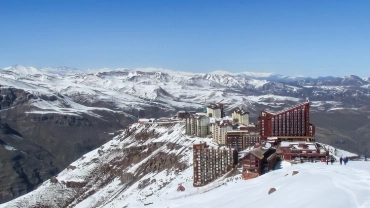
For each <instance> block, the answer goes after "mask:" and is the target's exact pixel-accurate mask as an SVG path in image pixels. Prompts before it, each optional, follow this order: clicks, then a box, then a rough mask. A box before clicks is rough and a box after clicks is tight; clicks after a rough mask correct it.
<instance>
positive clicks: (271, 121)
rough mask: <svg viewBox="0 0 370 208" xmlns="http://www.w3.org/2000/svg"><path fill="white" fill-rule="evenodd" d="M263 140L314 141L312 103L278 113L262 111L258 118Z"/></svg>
mask: <svg viewBox="0 0 370 208" xmlns="http://www.w3.org/2000/svg"><path fill="white" fill-rule="evenodd" d="M258 126H259V129H260V135H261V139H262V140H266V139H267V138H268V137H277V139H278V141H314V137H315V126H314V125H313V124H311V123H310V103H309V102H306V103H302V104H300V105H297V106H294V107H292V108H289V109H286V110H283V111H281V112H278V113H275V114H274V113H270V112H267V111H262V112H261V113H260V115H259V117H258Z"/></svg>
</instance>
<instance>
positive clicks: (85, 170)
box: [0, 123, 370, 208]
mask: <svg viewBox="0 0 370 208" xmlns="http://www.w3.org/2000/svg"><path fill="white" fill-rule="evenodd" d="M184 133H185V130H184V124H183V123H172V124H168V123H167V124H166V123H163V124H150V125H140V124H134V125H132V126H130V127H129V128H128V129H127V130H125V131H124V132H122V134H120V135H118V136H116V137H115V138H114V139H113V140H111V141H109V142H107V143H106V144H104V145H103V146H101V147H100V148H97V149H96V150H93V151H91V152H89V153H88V154H85V155H83V156H82V157H81V158H80V159H78V160H77V161H75V162H73V163H71V164H70V165H69V166H68V167H67V168H66V169H65V170H63V171H62V172H61V173H59V174H58V175H56V176H55V177H52V178H51V179H50V180H47V181H46V182H44V183H43V184H42V185H40V186H39V187H38V188H37V189H36V190H35V191H33V192H31V193H29V194H26V195H24V196H21V197H19V198H17V199H15V200H13V201H11V202H9V203H6V204H2V205H0V208H3V207H4V208H5V207H6V208H13V207H14V208H15V207H91V208H95V207H100V208H101V207H111V208H115V207H189V206H192V207H261V206H263V207H292V206H297V207H318V208H321V207H323V208H324V207H343V208H344V207H368V206H369V205H370V200H369V198H370V180H369V179H370V174H369V171H370V168H369V165H368V162H365V161H356V162H355V161H349V163H348V164H347V165H346V166H345V165H339V164H338V163H334V164H333V165H330V164H329V165H326V163H303V164H298V165H294V166H291V164H290V163H288V162H285V161H283V162H282V163H281V164H280V167H278V168H282V169H280V170H276V171H273V172H270V173H267V174H265V175H262V176H260V177H258V178H256V179H251V180H248V181H245V180H241V175H240V173H238V172H230V173H229V174H228V177H227V176H226V175H225V177H221V178H219V179H218V180H216V181H215V182H213V183H211V184H208V185H207V186H204V187H199V188H195V187H193V186H192V181H193V180H192V176H193V166H192V160H193V158H192V156H193V154H192V144H193V143H198V142H207V143H208V144H209V145H211V146H216V144H213V143H212V142H211V141H210V139H206V138H197V137H189V136H186V135H184ZM332 152H334V151H332ZM335 154H336V155H334V156H336V157H339V156H352V154H351V153H348V152H346V151H343V150H337V151H336V153H335ZM293 171H297V172H298V173H297V174H295V175H294V174H292V173H293ZM178 184H182V185H183V186H184V187H185V191H183V192H178V191H177V187H178ZM271 188H275V189H276V191H275V192H273V193H271V194H268V192H269V190H270V189H271Z"/></svg>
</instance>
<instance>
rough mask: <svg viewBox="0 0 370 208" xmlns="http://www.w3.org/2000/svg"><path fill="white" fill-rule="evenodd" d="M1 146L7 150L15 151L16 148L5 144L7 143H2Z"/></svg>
mask: <svg viewBox="0 0 370 208" xmlns="http://www.w3.org/2000/svg"><path fill="white" fill-rule="evenodd" d="M3 147H4V148H5V149H7V150H9V151H15V150H17V149H15V148H14V147H12V146H10V145H7V144H5V145H3Z"/></svg>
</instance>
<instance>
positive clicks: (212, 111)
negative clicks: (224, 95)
mask: <svg viewBox="0 0 370 208" xmlns="http://www.w3.org/2000/svg"><path fill="white" fill-rule="evenodd" d="M222 107H223V106H222V105H219V104H212V105H208V106H207V116H208V117H215V118H221V117H222V111H223V109H222Z"/></svg>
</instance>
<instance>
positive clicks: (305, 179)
mask: <svg viewBox="0 0 370 208" xmlns="http://www.w3.org/2000/svg"><path fill="white" fill-rule="evenodd" d="M293 171H298V172H299V173H298V174H296V175H294V176H292V173H293ZM270 188H275V189H276V191H275V192H274V193H272V194H270V195H269V194H268V191H269V190H270ZM150 207H158V208H160V207H171V208H172V207H178V208H180V207H184V208H185V207H204V208H206V207H235V208H238V207H251V208H258V207H271V208H280V207H281V208H283V207H307V208H308V207H317V208H327V207H336V208H348V207H351V208H366V207H370V164H369V162H364V161H356V162H353V161H350V162H349V163H348V164H347V165H346V166H344V165H339V164H338V163H335V164H334V165H326V164H325V163H304V164H298V165H294V166H291V167H286V168H284V169H281V170H277V171H274V172H270V173H268V174H265V175H263V176H261V177H258V178H256V179H252V180H248V181H243V180H237V181H233V182H229V183H227V185H225V186H221V187H220V188H217V189H214V190H212V191H210V192H207V193H204V194H199V195H194V196H189V197H185V198H180V199H175V200H162V201H158V202H154V203H153V204H152V205H151V206H150Z"/></svg>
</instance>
